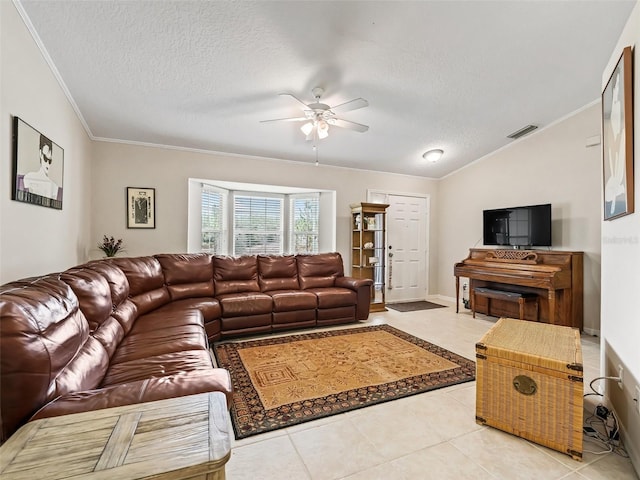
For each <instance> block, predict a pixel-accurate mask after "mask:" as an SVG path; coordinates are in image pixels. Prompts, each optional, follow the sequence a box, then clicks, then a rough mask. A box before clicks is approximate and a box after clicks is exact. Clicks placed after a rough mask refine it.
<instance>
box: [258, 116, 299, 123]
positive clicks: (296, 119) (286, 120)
mask: <svg viewBox="0 0 640 480" xmlns="http://www.w3.org/2000/svg"><path fill="white" fill-rule="evenodd" d="M305 120H309V119H308V118H307V117H290V118H274V119H272V120H260V123H268V122H303V121H305Z"/></svg>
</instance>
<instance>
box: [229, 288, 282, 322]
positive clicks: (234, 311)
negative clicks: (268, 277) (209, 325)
mask: <svg viewBox="0 0 640 480" xmlns="http://www.w3.org/2000/svg"><path fill="white" fill-rule="evenodd" d="M218 301H219V302H220V305H221V306H222V316H223V317H225V318H226V317H244V316H248V315H263V314H265V313H271V310H272V308H273V300H272V299H271V296H269V295H267V294H266V293H259V292H243V293H229V294H226V295H220V296H218Z"/></svg>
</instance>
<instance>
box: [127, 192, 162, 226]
mask: <svg viewBox="0 0 640 480" xmlns="http://www.w3.org/2000/svg"><path fill="white" fill-rule="evenodd" d="M127 228H156V189H155V188H139V187H127Z"/></svg>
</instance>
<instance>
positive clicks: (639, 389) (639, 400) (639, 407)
mask: <svg viewBox="0 0 640 480" xmlns="http://www.w3.org/2000/svg"><path fill="white" fill-rule="evenodd" d="M633 400H634V401H635V402H636V412H637V413H638V415H640V385H636V398H634V399H633Z"/></svg>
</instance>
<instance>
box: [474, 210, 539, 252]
mask: <svg viewBox="0 0 640 480" xmlns="http://www.w3.org/2000/svg"><path fill="white" fill-rule="evenodd" d="M482 228H483V236H482V238H483V243H484V244H485V245H501V246H511V247H550V246H551V204H550V203H547V204H544V205H529V206H524V207H512V208H499V209H494V210H484V212H483V222H482Z"/></svg>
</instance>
